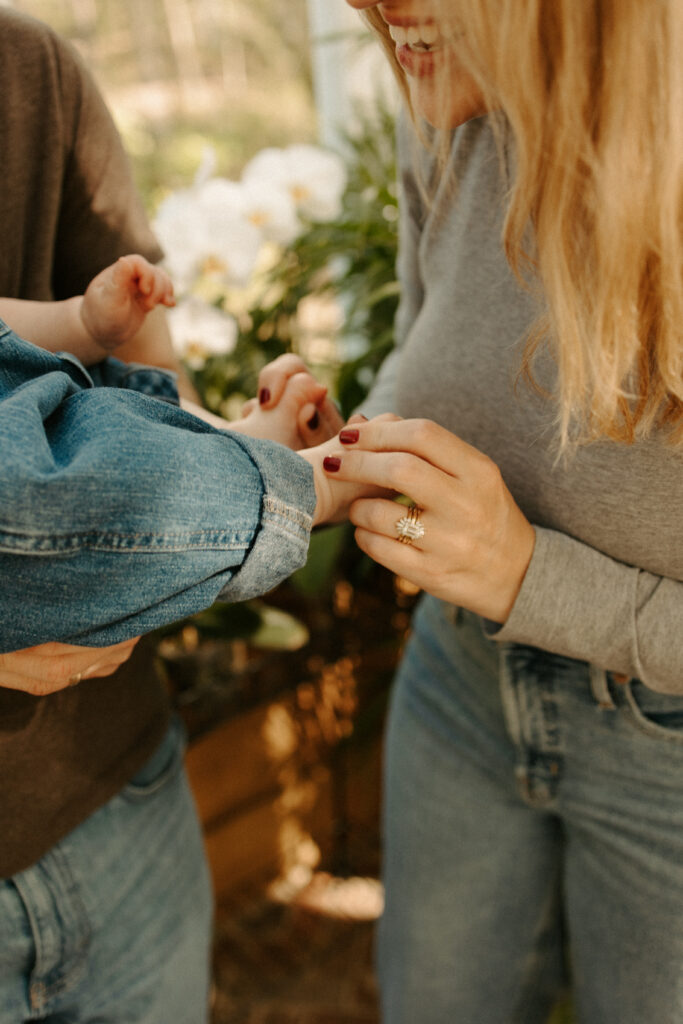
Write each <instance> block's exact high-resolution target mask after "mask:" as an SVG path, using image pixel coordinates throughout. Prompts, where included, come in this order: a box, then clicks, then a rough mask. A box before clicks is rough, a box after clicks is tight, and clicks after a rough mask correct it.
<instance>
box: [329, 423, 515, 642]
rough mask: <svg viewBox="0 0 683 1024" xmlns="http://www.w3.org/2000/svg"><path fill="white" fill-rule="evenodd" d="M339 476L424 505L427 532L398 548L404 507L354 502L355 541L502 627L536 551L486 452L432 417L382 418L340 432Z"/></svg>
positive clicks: (373, 555)
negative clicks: (431, 419) (384, 489)
mask: <svg viewBox="0 0 683 1024" xmlns="http://www.w3.org/2000/svg"><path fill="white" fill-rule="evenodd" d="M340 441H341V442H342V444H343V445H344V448H345V449H346V450H345V451H344V453H343V455H342V457H341V458H340V459H339V464H338V465H335V464H331V463H330V462H329V460H328V461H327V462H326V471H327V473H328V475H331V474H330V469H331V470H332V474H333V475H334V478H335V479H337V480H339V481H344V482H346V483H351V482H353V483H356V484H358V485H363V484H366V485H367V484H370V483H372V484H375V485H379V486H381V487H384V488H386V489H390V490H392V491H395V492H397V493H400V494H404V495H406V496H407V497H409V498H410V499H411V500H412V502H414V503H415V504H416V505H417V506H418V507H419V513H418V515H417V518H418V519H419V522H420V524H421V525H422V526H423V527H424V534H423V536H421V537H416V538H415V539H414V540H412V541H411V542H410V543H400V542H399V540H398V535H397V531H396V524H397V522H398V520H399V519H400V518H401V517H402V516H404V515H405V514H406V511H407V509H406V508H405V506H402V505H400V504H396V502H394V501H388V500H386V499H367V498H361V499H360V500H356V501H354V502H353V504H352V505H351V509H350V519H351V522H352V523H354V525H355V526H356V541H357V543H358V545H359V547H360V548H362V550H363V551H365V552H366V553H367V554H368V555H370V557H371V558H374V560H375V561H376V562H379V563H380V564H381V565H384V566H386V567H387V568H388V569H391V570H392V571H393V572H395V573H397V574H399V575H401V576H404V577H405V578H406V579H408V580H410V581H411V582H412V583H414V584H415V585H416V586H419V587H421V588H422V589H423V590H425V591H427V593H429V594H433V595H434V596H436V597H439V598H442V599H443V600H445V601H449V602H450V603H452V604H456V605H461V606H462V607H464V608H468V609H469V610H470V611H473V612H476V613H477V614H479V615H482V616H484V617H485V618H487V619H492V620H493V621H494V622H498V623H501V624H502V623H504V622H505V620H506V619H507V617H508V615H509V614H510V611H511V609H512V606H513V604H514V602H515V599H516V597H517V594H518V592H519V588H520V586H521V584H522V580H523V579H524V575H525V573H526V570H527V568H528V565H529V562H530V560H531V555H532V553H533V549H534V538H535V535H534V530H533V527H532V526H531V524H530V523H529V522H528V520H527V519H526V518H525V517H524V515H523V514H522V512H521V511H520V509H519V508H518V506H517V505H516V504H515V502H514V500H513V498H512V495H511V494H510V492H509V491H508V489H507V487H506V486H505V483H504V482H503V479H502V477H501V475H500V471H499V469H498V467H497V466H496V465H495V463H493V462H492V461H491V460H490V459H489V458H487V456H485V455H483V454H482V453H481V452H479V451H477V450H476V449H475V448H472V447H471V446H470V445H468V444H466V443H465V442H464V441H461V440H460V438H458V437H456V436H455V435H454V434H452V433H450V432H449V431H448V430H445V429H444V428H443V427H439V426H437V424H435V423H432V422H431V421H429V420H387V419H375V420H370V421H369V422H367V423H360V424H356V425H354V426H353V427H348V428H346V429H344V430H342V432H341V434H340Z"/></svg>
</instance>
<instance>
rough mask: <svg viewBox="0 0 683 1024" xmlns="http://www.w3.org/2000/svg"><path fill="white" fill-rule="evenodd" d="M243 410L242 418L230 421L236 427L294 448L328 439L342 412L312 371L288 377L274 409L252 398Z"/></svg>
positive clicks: (234, 428)
mask: <svg viewBox="0 0 683 1024" xmlns="http://www.w3.org/2000/svg"><path fill="white" fill-rule="evenodd" d="M243 412H244V415H243V418H242V419H241V420H237V422H235V423H231V424H230V427H231V428H232V429H233V430H237V431H240V432H241V433H243V434H249V435H250V436H251V437H262V438H264V439H265V440H269V441H278V442H279V443H280V444H284V445H286V446H287V447H288V448H292V449H293V450H294V451H298V450H299V449H300V448H303V447H311V446H312V445H315V444H320V443H321V442H322V441H324V440H325V439H326V438H327V437H329V436H330V434H331V433H332V431H333V429H334V428H333V426H332V420H333V417H337V416H338V415H339V414H338V413H337V411H336V408H335V406H334V405H333V403H332V402H331V401H330V400H329V398H328V397H327V388H326V387H325V386H324V385H323V384H319V383H318V381H317V380H316V379H315V378H314V377H312V376H311V374H310V373H308V371H305V372H299V373H295V374H293V375H292V376H290V377H288V378H287V380H286V381H285V384H284V390H283V391H282V392H281V394H280V398H279V401H278V404H277V405H276V406H275V407H274V408H266V407H265V406H264V405H262V404H261V403H259V402H257V401H252V402H248V403H247V405H246V406H245V407H244V410H243ZM334 422H335V423H336V419H335V420H334Z"/></svg>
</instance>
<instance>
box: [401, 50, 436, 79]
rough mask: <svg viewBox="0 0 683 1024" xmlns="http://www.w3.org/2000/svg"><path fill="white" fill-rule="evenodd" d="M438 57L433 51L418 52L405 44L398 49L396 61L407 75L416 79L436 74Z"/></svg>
mask: <svg viewBox="0 0 683 1024" xmlns="http://www.w3.org/2000/svg"><path fill="white" fill-rule="evenodd" d="M436 56H437V54H436V53H435V52H434V51H433V50H424V51H423V52H418V51H417V50H413V49H411V47H410V46H407V45H405V44H404V45H403V46H397V47H396V60H397V61H398V63H399V64H400V65H401V67H402V68H403V70H404V71H405V72H406V74H407V75H412V76H413V77H415V78H424V77H425V76H426V75H431V74H433V73H434V66H435V63H436Z"/></svg>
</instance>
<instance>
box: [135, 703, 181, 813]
mask: <svg viewBox="0 0 683 1024" xmlns="http://www.w3.org/2000/svg"><path fill="white" fill-rule="evenodd" d="M184 754H185V730H184V727H183V725H182V723H181V722H180V721H178V720H176V719H173V720H172V722H171V724H170V725H169V727H168V730H167V732H166V735H165V736H164V738H163V739H162V741H161V743H160V744H159V746H158V747H157V749H156V750H155V751H154V753H153V754H152V756H151V757H150V758H148V760H147V761H146V762H145V763H144V764H143V766H142V768H140V769H139V771H137V772H136V773H135V775H134V776H133V777H132V779H130V780H129V781H128V782H127V783H126V785H125V786H124V787H123V789H122V790H121V795H122V796H123V797H124V799H126V800H144V799H146V798H147V797H149V796H153V795H154V794H155V793H158V792H159V790H160V789H163V787H164V786H165V785H166V784H167V783H168V782H170V781H171V780H172V779H174V778H175V777H176V776H177V774H178V772H179V771H180V770H181V768H182V765H183V757H184Z"/></svg>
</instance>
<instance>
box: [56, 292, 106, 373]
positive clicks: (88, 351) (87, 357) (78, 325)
mask: <svg viewBox="0 0 683 1024" xmlns="http://www.w3.org/2000/svg"><path fill="white" fill-rule="evenodd" d="M65 304H66V305H68V306H69V314H70V319H71V323H72V332H73V334H72V336H73V339H74V342H75V344H77V345H78V348H74V349H73V351H74V352H75V354H76V355H77V356H78V357H79V359H81V361H82V362H87V363H98V362H100V361H101V360H102V359H105V358H106V357H107V356H108V355H109V350H108V348H107V347H106V345H103V344H101V343H100V341H99V340H98V338H97V332H96V330H95V328H94V326H93V324H92V320H91V317H90V315H89V312H88V307H87V304H86V300H85V296H84V295H75V296H74V297H73V298H72V299H67V300H66V303H65ZM69 347H70V348H71V344H70V346H69Z"/></svg>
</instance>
